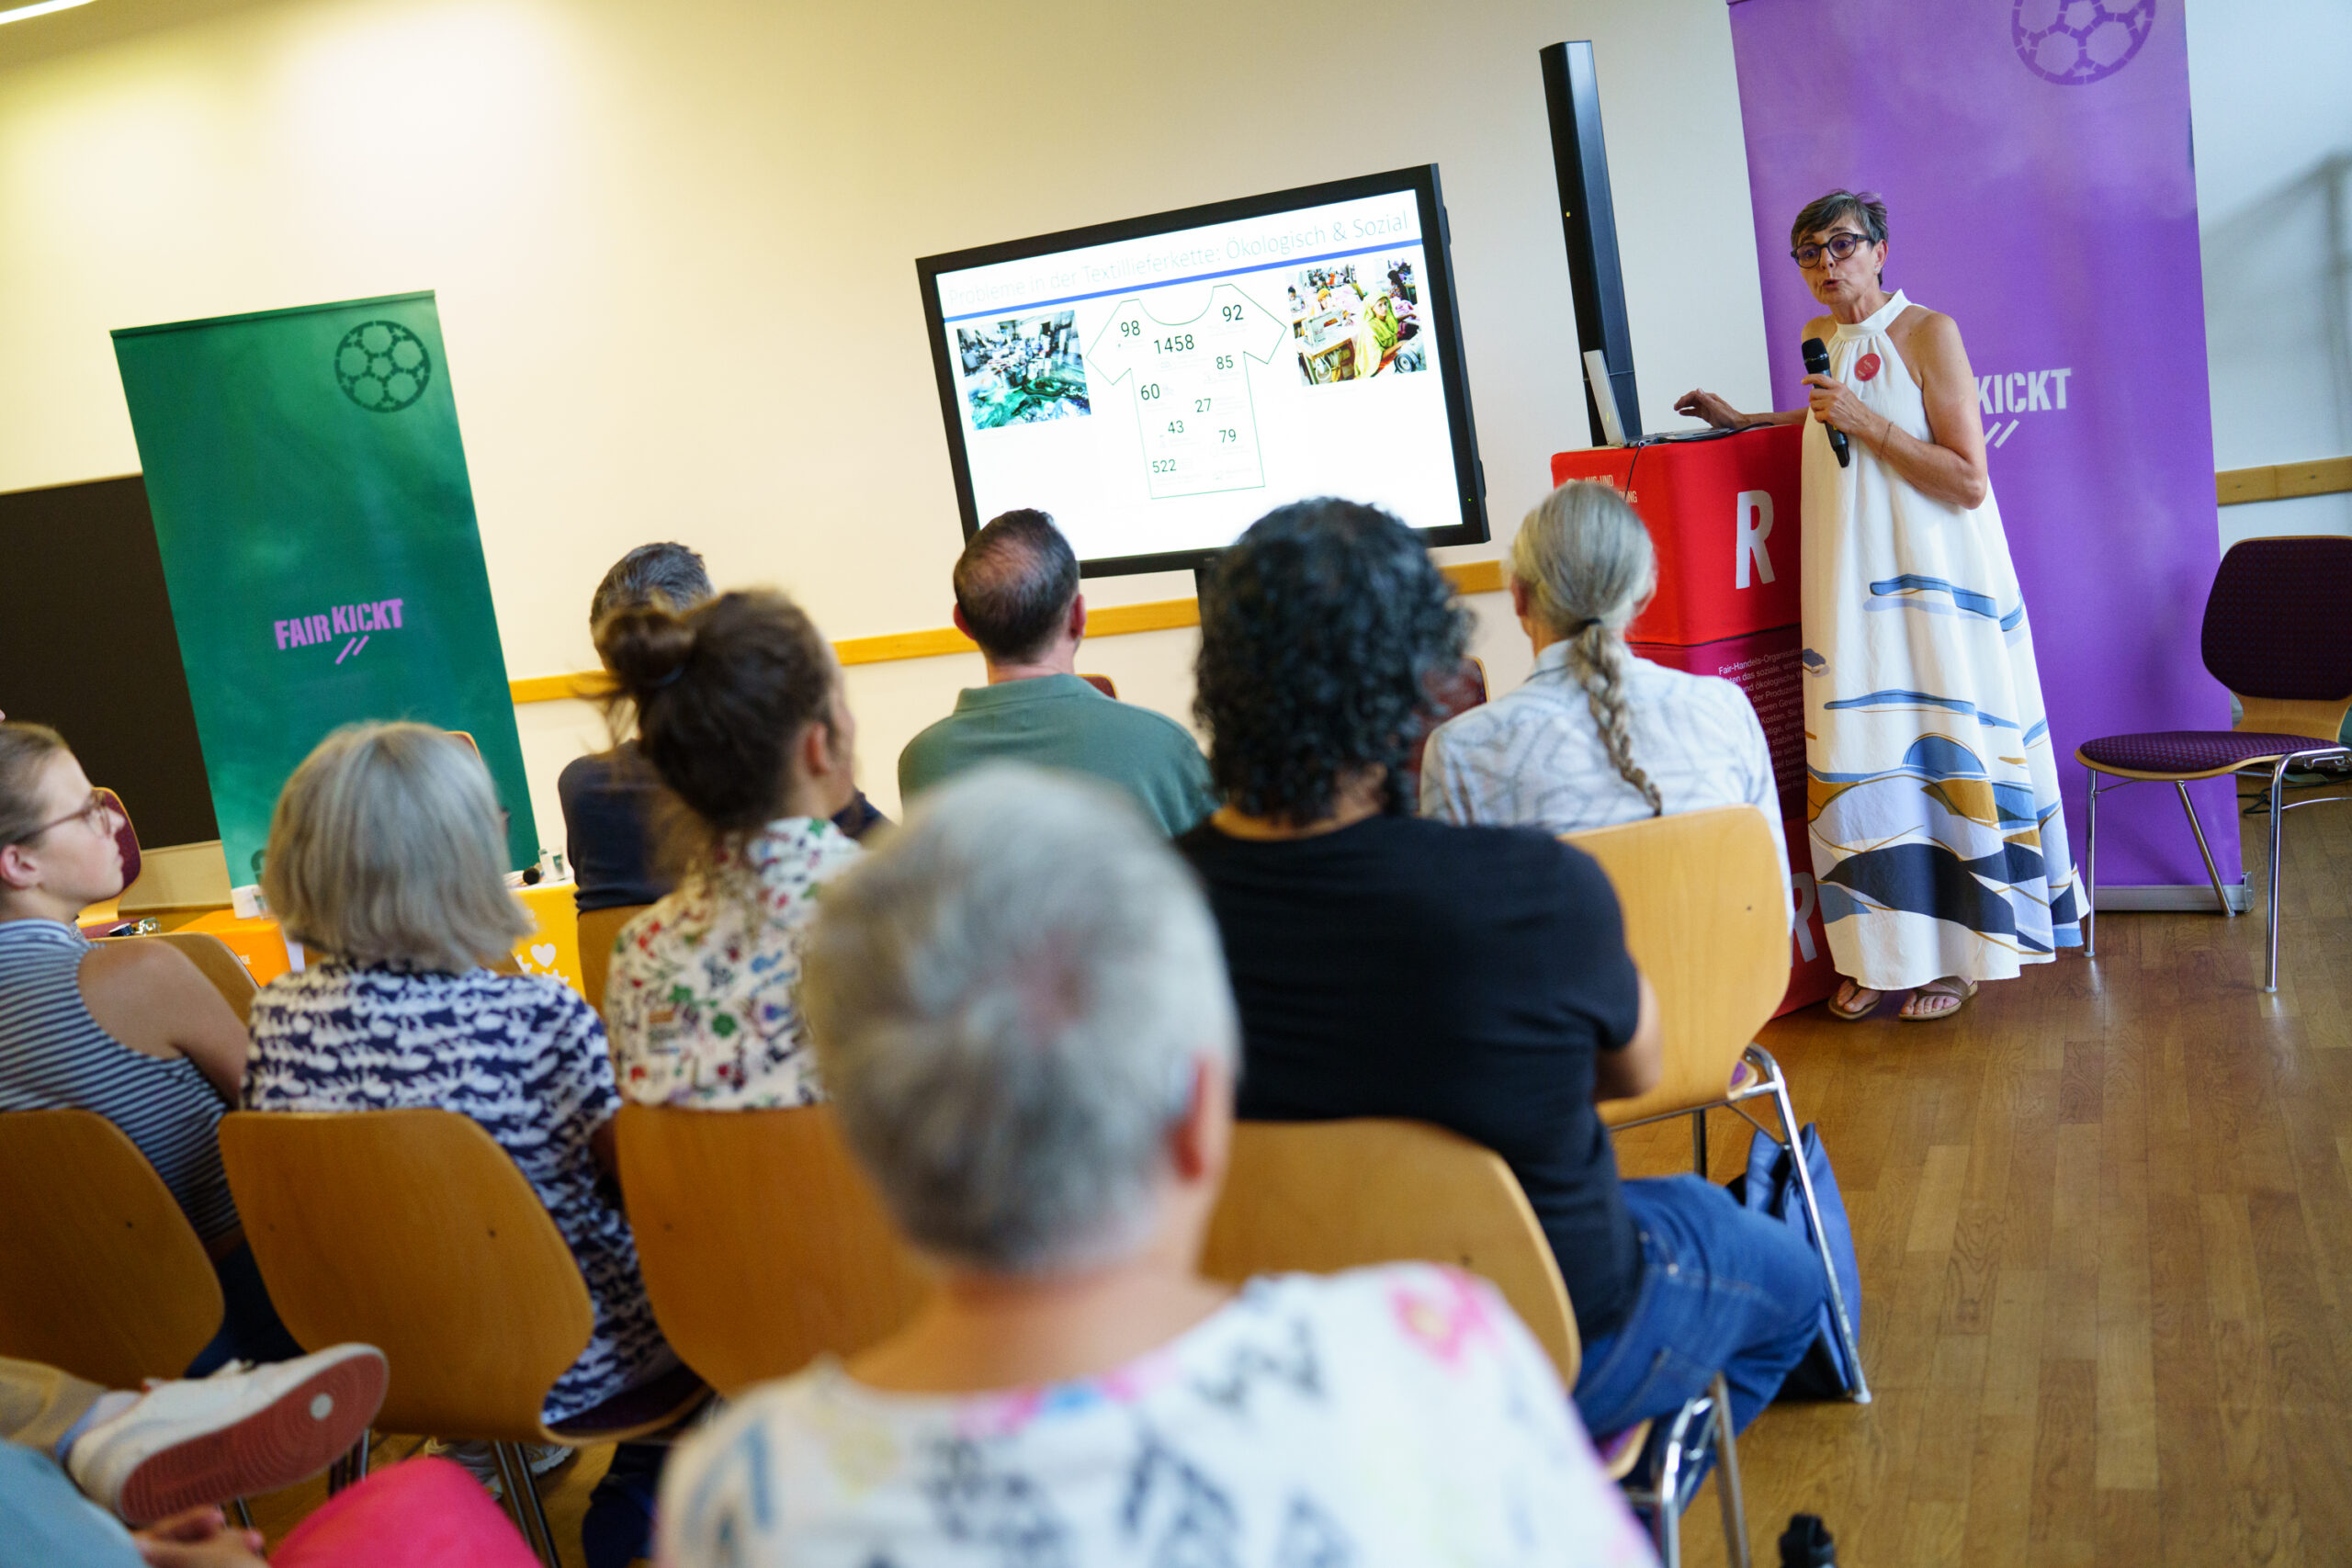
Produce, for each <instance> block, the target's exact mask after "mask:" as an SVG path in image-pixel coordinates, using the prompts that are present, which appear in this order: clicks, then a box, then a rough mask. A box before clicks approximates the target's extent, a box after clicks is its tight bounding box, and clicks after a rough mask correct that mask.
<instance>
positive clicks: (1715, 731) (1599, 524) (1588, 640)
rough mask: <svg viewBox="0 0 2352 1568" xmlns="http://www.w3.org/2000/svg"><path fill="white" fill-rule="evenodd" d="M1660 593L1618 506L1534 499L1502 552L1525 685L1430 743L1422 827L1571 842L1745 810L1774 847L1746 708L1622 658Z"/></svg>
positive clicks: (1767, 769)
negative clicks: (1714, 810) (1535, 833)
mask: <svg viewBox="0 0 2352 1568" xmlns="http://www.w3.org/2000/svg"><path fill="white" fill-rule="evenodd" d="M1656 591H1657V553H1656V551H1654V550H1653V549H1652V548H1651V547H1650V536H1649V530H1648V529H1647V528H1645V527H1644V526H1643V525H1642V520H1641V518H1640V517H1638V516H1636V515H1635V514H1634V509H1633V508H1632V507H1631V506H1629V505H1628V504H1626V502H1625V499H1624V497H1623V496H1622V495H1620V494H1619V493H1618V492H1617V491H1615V490H1612V489H1611V488H1610V487H1609V486H1607V485H1603V484H1593V483H1589V482H1584V481H1579V482H1577V483H1573V484H1565V485H1562V486H1561V487H1560V488H1559V489H1558V490H1555V491H1553V492H1552V493H1551V494H1550V495H1548V496H1546V497H1544V501H1543V503H1542V504H1541V505H1539V506H1537V507H1536V508H1535V510H1533V511H1532V512H1530V513H1528V514H1527V519H1526V521H1525V522H1523V523H1521V525H1520V527H1519V534H1518V536H1516V537H1515V538H1513V539H1512V540H1511V547H1510V601H1511V608H1512V609H1513V610H1515V611H1517V612H1518V614H1519V624H1520V625H1521V626H1522V627H1524V628H1525V629H1526V632H1527V639H1528V641H1529V642H1530V643H1531V644H1532V645H1533V647H1534V649H1535V672H1534V673H1533V674H1532V675H1530V676H1529V677H1528V678H1527V683H1526V684H1525V685H1523V686H1521V687H1520V688H1519V689H1518V690H1517V691H1515V692H1511V693H1509V694H1506V695H1504V696H1502V697H1499V698H1498V699H1497V700H1495V701H1494V702H1491V703H1488V704H1487V705H1484V706H1483V707H1475V708H1472V709H1471V710H1470V711H1469V712H1467V713H1464V714H1462V715H1459V716H1456V717H1454V718H1453V719H1452V720H1450V721H1448V722H1447V723H1445V724H1444V725H1442V726H1440V727H1439V728H1438V729H1437V730H1436V732H1435V733H1433V734H1432V735H1431V736H1430V743H1429V750H1428V751H1427V752H1426V753H1425V754H1424V755H1423V757H1422V761H1421V802H1420V804H1421V815H1422V816H1424V817H1436V818H1443V819H1445V820H1447V821H1450V822H1483V823H1491V824H1498V825H1518V826H1524V827H1535V828H1543V829H1547V830H1548V831H1551V832H1554V833H1568V832H1576V831H1578V830H1580V829H1586V828H1605V827H1608V826H1610V825H1611V823H1616V822H1629V821H1632V820H1634V818H1642V817H1657V816H1662V815H1664V814H1666V813H1668V812H1675V811H1698V810H1702V809H1703V808H1705V807H1711V806H1736V805H1739V804H1741V803H1743V802H1744V803H1746V804H1747V805H1750V806H1753V807H1756V808H1757V809H1758V810H1759V811H1761V812H1763V813H1764V816H1765V818H1766V820H1767V821H1769V822H1770V824H1771V827H1772V833H1773V836H1774V837H1775V838H1776V839H1777V838H1779V836H1780V834H1781V800H1780V793H1779V789H1778V787H1777V785H1776V784H1775V783H1774V781H1773V777H1772V758H1771V753H1770V750H1769V749H1768V748H1767V747H1766V745H1765V742H1764V727H1763V725H1762V724H1760V723H1758V720H1757V717H1756V709H1755V708H1754V707H1753V706H1751V705H1749V703H1748V701H1747V694H1746V693H1744V692H1742V691H1741V690H1740V689H1739V688H1738V687H1737V686H1735V685H1734V684H1732V683H1731V682H1729V681H1724V680H1718V679H1716V678H1715V677H1713V676H1709V675H1690V674H1685V673H1684V672H1683V671H1679V670H1668V669H1667V668H1666V667H1665V666H1663V665H1660V664H1653V663H1651V662H1650V661H1649V660H1646V659H1643V658H1641V657H1639V656H1638V655H1636V654H1635V653H1634V651H1633V650H1632V649H1628V648H1627V647H1626V646H1625V627H1626V626H1628V625H1629V624H1631V622H1632V621H1633V619H1634V616H1635V615H1640V614H1641V612H1642V608H1643V606H1644V605H1645V604H1648V603H1649V602H1650V595H1651V594H1652V593H1653V592H1656Z"/></svg>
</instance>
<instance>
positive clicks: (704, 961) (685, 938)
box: [598, 593, 858, 1111]
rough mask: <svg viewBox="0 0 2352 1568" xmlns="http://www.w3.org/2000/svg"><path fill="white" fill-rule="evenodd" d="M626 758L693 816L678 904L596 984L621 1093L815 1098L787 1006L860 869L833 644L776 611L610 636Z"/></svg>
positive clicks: (657, 916)
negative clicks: (805, 959)
mask: <svg viewBox="0 0 2352 1568" xmlns="http://www.w3.org/2000/svg"><path fill="white" fill-rule="evenodd" d="M598 651H599V652H601V653H602V654H603V655H604V659H605V664H606V665H608V666H609V667H610V668H611V669H612V671H613V675H614V678H615V679H616V681H618V682H620V695H621V698H622V699H623V700H626V701H628V702H629V703H632V704H634V705H635V706H636V708H637V722H638V736H639V745H640V746H641V747H642V748H643V750H644V754H645V760H646V761H647V763H648V764H650V766H651V768H652V770H653V772H654V773H655V774H656V776H658V777H659V778H660V779H661V781H662V784H664V785H665V786H666V787H667V788H668V790H669V792H670V794H671V795H673V796H674V797H675V798H676V799H677V801H678V802H679V803H680V804H681V805H683V806H684V807H685V809H686V811H687V812H688V813H690V816H689V817H688V818H687V819H686V820H685V821H684V823H682V824H680V825H679V826H680V829H681V831H682V836H683V837H684V838H685V839H686V840H690V842H689V843H688V844H686V845H685V846H684V847H683V848H682V849H681V851H680V852H679V855H678V858H679V860H680V863H682V864H683V865H684V867H685V870H684V874H683V876H682V877H681V878H680V880H679V884H678V886H677V889H676V890H675V891H674V892H672V893H669V894H666V895H664V896H663V897H662V900H661V902H659V903H657V904H655V905H654V906H653V908H650V909H648V910H647V911H646V912H645V913H643V914H641V915H639V916H638V917H637V919H633V920H631V921H630V922H629V923H628V926H627V928H625V929H624V930H623V931H622V932H621V935H620V940H619V942H618V943H617V944H616V946H615V948H614V950H613V967H612V973H611V976H609V977H608V978H607V979H606V981H605V1016H606V1017H607V1018H608V1019H610V1020H611V1028H612V1039H613V1057H614V1064H615V1066H616V1068H617V1069H618V1071H619V1074H620V1087H621V1092H622V1093H624V1094H626V1095H628V1097H629V1098H630V1099H631V1100H643V1101H645V1102H647V1103H648V1104H653V1105H665V1104H666V1105H693V1106H699V1107H702V1108H704V1109H707V1110H734V1111H741V1110H753V1109H760V1108H764V1107H772V1106H782V1105H803V1104H806V1103H808V1102H809V1101H810V1100H816V1099H819V1098H820V1093H819V1090H818V1087H817V1081H816V1075H815V1072H814V1070H813V1066H812V1064H811V1062H810V1059H809V1046H808V1040H807V1035H806V1032H805V1031H804V1030H803V1028H802V1026H801V1022H800V1011H799V1008H798V1006H797V1003H796V1002H795V1000H794V998H793V990H794V988H795V987H797V985H798V983H799V979H800V953H799V946H800V937H801V932H802V930H803V928H804V927H806V926H807V925H808V923H809V919H810V918H811V917H812V916H813V915H814V914H815V912H816V908H817V905H818V901H819V893H820V888H821V886H822V885H823V884H825V883H826V882H829V881H830V880H831V879H832V878H833V877H835V876H838V875H839V874H841V873H842V870H844V869H845V868H846V867H848V866H849V865H850V864H851V863H853V862H854V861H855V860H856V858H857V856H858V846H857V844H856V842H855V841H854V840H852V839H850V837H849V836H848V835H847V834H845V833H843V832H842V830H841V829H839V828H838V827H836V826H835V825H834V821H835V818H836V817H837V814H838V813H839V812H840V811H841V810H842V807H843V806H844V805H845V804H846V803H847V802H848V801H849V800H850V798H851V797H852V796H853V795H854V794H855V793H856V785H855V784H854V783H853V782H852V773H853V772H854V768H855V763H856V756H855V744H854V742H855V740H856V735H857V731H856V726H855V725H854V723H853V721H852V720H851V718H850V712H849V705H848V703H847V702H846V701H845V700H844V699H843V697H842V672H841V666H840V665H839V664H838V663H836V662H835V661H834V659H833V650H832V647H831V644H829V643H827V642H826V641H825V639H824V638H823V637H820V636H819V635H818V632H817V628H816V626H813V625H811V624H810V622H809V617H808V616H807V615H803V614H802V613H801V611H800V609H799V607H798V606H797V605H796V604H793V603H792V601H791V600H789V599H786V597H784V595H782V594H780V593H728V594H724V595H722V596H720V597H719V598H717V599H713V600H711V601H709V602H708V603H707V604H702V605H700V606H698V607H696V608H695V609H692V610H688V611H686V612H684V614H678V613H675V612H673V611H671V610H668V609H666V608H664V607H662V606H661V605H658V604H648V605H644V606H641V607H639V608H637V609H633V610H621V611H617V612H616V613H614V614H613V615H608V616H607V617H605V623H604V626H603V627H602V628H601V630H600V632H599V641H598Z"/></svg>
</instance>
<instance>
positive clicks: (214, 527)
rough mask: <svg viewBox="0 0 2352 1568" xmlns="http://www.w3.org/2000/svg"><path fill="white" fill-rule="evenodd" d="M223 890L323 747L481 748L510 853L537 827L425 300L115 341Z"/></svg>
mask: <svg viewBox="0 0 2352 1568" xmlns="http://www.w3.org/2000/svg"><path fill="white" fill-rule="evenodd" d="M114 345H115V360H116V363H117V364H118V365H119V367H121V370H122V389H123V394H124V396H125V398H127V399H128V400H129V402H130V423H131V429H132V430H133V432H135V433H136V434H137V436H138V439H139V459H140V462H141V465H143V467H144V468H145V469H146V477H147V500H148V504H149V506H150V508H151V509H152V510H153V513H154V517H155V540H156V543H157V545H158V546H159V547H161V550H162V554H163V558H164V584H165V587H166V588H167V589H168V590H169V592H170V594H171V601H172V619H173V621H174V623H175V626H176V627H177V630H178V633H179V641H180V656H181V659H182V660H184V661H185V663H186V664H187V684H188V694H189V696H190V697H191V698H193V699H194V702H195V706H196V728H197V736H198V739H200V740H201V741H202V742H203V745H204V766H205V771H206V773H208V774H209V777H210V780H211V784H212V805H213V810H214V813H215V814H216V815H217V816H218V817H219V818H220V838H221V840H222V847H223V848H224V850H225V851H226V852H227V855H228V859H229V880H230V881H231V882H232V883H235V884H239V885H245V884H250V883H253V882H255V881H257V880H258V879H259V873H260V864H261V853H262V850H263V848H264V846H265V845H266V843H267V841H268V839H269V815H270V811H271V809H272V807H275V806H276V804H277V792H278V790H279V789H280V788H281V787H282V786H283V785H284V784H285V783H286V778H287V775H288V774H289V773H292V772H293V771H294V768H295V766H296V764H298V763H300V761H301V760H302V759H303V758H304V757H305V756H307V755H308V754H309V753H310V750H311V747H313V746H315V745H317V744H318V742H319V740H320V739H321V738H322V737H323V736H325V735H326V734H327V732H328V731H330V730H332V729H334V728H336V727H337V726H338V725H344V724H349V723H352V722H354V721H356V720H360V719H394V718H405V719H415V720H417V721H419V722H421V723H424V724H431V725H436V726H438V727H440V728H444V729H461V730H464V731H466V732H467V733H469V735H471V736H472V737H473V738H474V741H475V744H476V745H478V746H479V747H480V748H481V755H482V760H483V761H485V762H487V763H489V765H490V773H491V777H492V779H493V780H494V781H495V782H496V784H497V785H498V793H499V797H500V802H501V804H503V806H504V807H506V809H507V811H508V813H509V814H510V815H509V818H508V826H507V835H506V847H507V852H508V853H509V854H510V855H511V856H512V857H513V863H514V865H515V866H517V867H520V866H524V865H527V864H529V863H532V862H533V861H536V860H537V858H538V841H539V840H538V829H537V826H536V825H535V824H534V823H533V821H532V820H531V796H530V791H529V789H528V787H527V786H526V784H525V782H524V776H523V749H522V744H521V741H520V740H519V739H518V738H517V737H516V734H515V707H514V704H513V701H512V699H511V698H510V697H509V695H508V693H507V689H506V661H505V659H504V657H503V654H502V653H501V651H500V649H499V644H498V619H497V616H496V615H495V614H494V613H493V612H492V608H491V602H490V577H489V573H488V571H487V570H485V568H484V567H483V564H482V554H481V533H480V531H479V530H478V529H477V528H476V526H475V523H474V499H473V487H472V486H471V484H469V482H468V480H467V478H466V453H465V447H464V445H463V444H462V443H461V442H460V441H459V439H458V405H457V403H456V401H455V400H453V399H452V398H451V396H450V389H449V364H448V358H447V355H446V354H445V353H444V352H443V349H442V344H441V318H440V313H439V311H438V310H435V307H434V301H433V295H432V294H431V293H430V292H429V291H428V292H425V293H421V294H396V295H390V296H387V297H385V298H383V299H354V300H349V301H346V302H345V303H343V304H338V305H311V306H305V307H302V308H300V309H297V310H264V311H260V312H257V313H255V314H253V315H245V316H220V317H216V318H214V319H212V320H209V321H176V322H174V323H172V324H170V325H167V326H157V327H131V328H125V329H123V330H121V331H119V332H117V333H115V334H114Z"/></svg>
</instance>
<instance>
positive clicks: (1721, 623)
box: [1552, 424, 1838, 1012]
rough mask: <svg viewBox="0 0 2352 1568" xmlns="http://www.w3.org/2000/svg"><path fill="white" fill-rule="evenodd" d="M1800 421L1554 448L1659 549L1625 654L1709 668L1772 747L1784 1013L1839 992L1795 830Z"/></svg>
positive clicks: (1799, 724) (1564, 468) (1800, 642)
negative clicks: (1789, 902) (1784, 944)
mask: <svg viewBox="0 0 2352 1568" xmlns="http://www.w3.org/2000/svg"><path fill="white" fill-rule="evenodd" d="M1803 435H1804V428H1803V427H1802V426H1800V425H1793V424H1781V425H1764V426H1760V427H1758V428H1756V429H1752V430H1743V431H1740V432H1739V433H1737V434H1733V435H1725V436H1721V437H1717V438H1714V439H1712V440H1705V441H1691V442H1660V443H1657V444H1654V445H1651V446H1602V447H1596V448H1593V449H1591V450H1589V451H1582V452H1559V453H1555V454H1554V455H1553V457H1552V482H1553V483H1554V484H1555V485H1556V484H1565V483H1566V482H1567V481H1568V480H1570V479H1599V480H1600V481H1601V482H1602V483H1604V484H1609V485H1613V486H1615V487H1616V488H1617V489H1619V490H1621V491H1624V492H1625V499H1626V500H1628V501H1630V502H1633V503H1634V510H1635V511H1636V512H1638V513H1641V514H1642V521H1644V522H1645V523H1646V524H1648V525H1649V530H1650V539H1651V542H1652V543H1653V544H1655V545H1656V546H1657V578H1658V588H1657V598H1655V599H1653V600H1651V601H1650V606H1649V608H1648V609H1647V610H1645V611H1644V612H1643V613H1642V615H1641V616H1640V618H1639V619H1637V620H1636V621H1634V624H1633V626H1632V627H1631V628H1629V630H1628V632H1627V637H1626V640H1627V642H1628V643H1629V644H1630V645H1631V646H1632V648H1633V649H1634V652H1636V653H1638V654H1640V655H1641V656H1642V657H1643V658H1645V659H1647V660H1653V661H1654V662H1656V663H1659V664H1664V665H1667V666H1668V667H1669V668H1671V669H1676V670H1687V671H1691V673H1692V674H1695V675H1720V676H1722V677H1723V678H1724V679H1725V680H1727V681H1731V682H1735V683H1736V684H1737V685H1738V686H1739V687H1740V689H1741V690H1743V691H1745V692H1746V693H1747V699H1748V701H1749V702H1751V703H1753V704H1755V705H1756V716H1757V717H1758V719H1760V720H1762V721H1763V725H1764V739H1766V741H1767V742H1769V743H1770V746H1771V749H1772V774H1773V777H1774V779H1775V781H1776V782H1777V783H1778V784H1779V785H1780V788H1781V819H1782V821H1783V823H1784V824H1785V826H1786V828H1787V830H1788V840H1789V870H1790V880H1791V883H1792V888H1793V891H1794V895H1795V898H1796V910H1795V914H1796V918H1797V925H1796V931H1795V933H1794V938H1793V942H1792V951H1791V953H1790V968H1789V989H1788V994H1787V995H1786V996H1785V997H1784V998H1781V1011H1782V1012H1787V1011H1789V1010H1791V1009H1792V1008H1800V1007H1804V1005H1805V1004H1807V1003H1809V1002H1815V1001H1819V1000H1820V999H1821V998H1824V997H1826V996H1827V995H1829V993H1830V992H1831V991H1833V990H1835V989H1836V988H1837V985H1838V976H1837V974H1836V972H1835V971H1834V970H1832V969H1831V968H1830V966H1829V944H1828V941H1827V939H1826V937H1825V936H1824V935H1823V933H1822V929H1821V912H1820V908H1819V901H1818V900H1817V899H1816V898H1815V893H1814V885H1813V858H1812V854H1811V852H1810V850H1809V849H1808V847H1807V844H1806V834H1805V772H1804V672H1803V668H1802V666H1801V665H1800V664H1799V663H1798V659H1799V656H1800V654H1801V653H1802V652H1803V650H1804V631H1803V629H1802V627H1801V626H1800V625H1799V622H1800V620H1801V619H1802V617H1803V608H1802V599H1801V588H1800V583H1801V581H1802V578H1801V574H1800V567H1801V563H1802V557H1801V553H1800V552H1801V550H1802V548H1803V546H1804V540H1803V538H1802V529H1801V527H1800V525H1799V522H1798V518H1799V515H1800V514H1799V513H1798V510H1797V494H1798V491H1797V484H1798V479H1797V474H1798V452H1799V442H1800V440H1801V439H1802V437H1803Z"/></svg>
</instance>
